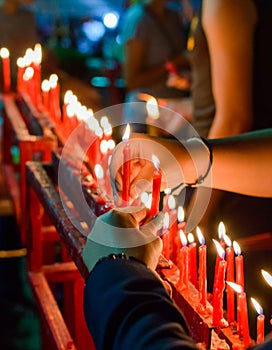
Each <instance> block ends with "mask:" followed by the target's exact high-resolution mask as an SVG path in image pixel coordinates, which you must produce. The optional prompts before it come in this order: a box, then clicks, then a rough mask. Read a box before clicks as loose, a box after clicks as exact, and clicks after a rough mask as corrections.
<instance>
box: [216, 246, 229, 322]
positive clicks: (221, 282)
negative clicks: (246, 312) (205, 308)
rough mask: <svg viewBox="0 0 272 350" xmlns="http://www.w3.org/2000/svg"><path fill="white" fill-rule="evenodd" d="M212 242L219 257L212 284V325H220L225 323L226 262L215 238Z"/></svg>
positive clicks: (222, 250)
mask: <svg viewBox="0 0 272 350" xmlns="http://www.w3.org/2000/svg"><path fill="white" fill-rule="evenodd" d="M213 242H214V244H215V245H216V249H217V253H218V256H219V258H220V261H219V263H218V266H217V271H216V274H215V276H214V284H213V325H214V326H218V327H220V326H224V325H225V322H224V318H223V293H224V289H225V273H226V268H227V262H226V261H225V260H224V256H225V251H224V249H223V247H222V246H221V245H220V243H219V242H218V241H216V240H215V239H213Z"/></svg>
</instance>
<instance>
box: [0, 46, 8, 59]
mask: <svg viewBox="0 0 272 350" xmlns="http://www.w3.org/2000/svg"><path fill="white" fill-rule="evenodd" d="M0 56H1V58H8V57H9V50H8V49H7V48H6V47H2V48H1V50H0Z"/></svg>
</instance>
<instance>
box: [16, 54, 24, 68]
mask: <svg viewBox="0 0 272 350" xmlns="http://www.w3.org/2000/svg"><path fill="white" fill-rule="evenodd" d="M16 63H17V66H18V67H19V68H25V67H26V62H25V59H24V58H23V57H18V58H17V61H16Z"/></svg>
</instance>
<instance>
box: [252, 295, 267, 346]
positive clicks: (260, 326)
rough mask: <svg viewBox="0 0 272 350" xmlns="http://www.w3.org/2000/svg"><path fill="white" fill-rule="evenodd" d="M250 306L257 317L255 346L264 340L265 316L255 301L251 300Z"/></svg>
mask: <svg viewBox="0 0 272 350" xmlns="http://www.w3.org/2000/svg"><path fill="white" fill-rule="evenodd" d="M251 301H252V304H253V305H254V307H255V309H256V311H257V313H258V317H257V339H256V342H257V344H260V343H262V342H263V340H264V321H265V316H264V314H263V308H262V307H261V305H260V304H259V303H258V302H257V300H255V299H254V298H251Z"/></svg>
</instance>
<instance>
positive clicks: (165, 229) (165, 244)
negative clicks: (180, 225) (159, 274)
mask: <svg viewBox="0 0 272 350" xmlns="http://www.w3.org/2000/svg"><path fill="white" fill-rule="evenodd" d="M162 242H163V249H162V254H163V255H164V257H165V258H166V259H168V260H169V259H170V249H169V213H168V212H166V213H165V214H164V219H163V228H162Z"/></svg>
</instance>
